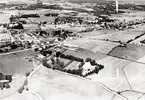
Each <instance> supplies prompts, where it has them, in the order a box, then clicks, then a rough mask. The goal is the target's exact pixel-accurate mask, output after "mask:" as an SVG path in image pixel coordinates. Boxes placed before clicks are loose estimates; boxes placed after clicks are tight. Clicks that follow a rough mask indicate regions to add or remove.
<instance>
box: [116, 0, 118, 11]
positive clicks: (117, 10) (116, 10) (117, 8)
mask: <svg viewBox="0 0 145 100" xmlns="http://www.w3.org/2000/svg"><path fill="white" fill-rule="evenodd" d="M116 12H117V13H118V0H116Z"/></svg>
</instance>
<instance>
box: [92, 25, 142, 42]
mask: <svg viewBox="0 0 145 100" xmlns="http://www.w3.org/2000/svg"><path fill="white" fill-rule="evenodd" d="M144 28H145V25H144V26H141V27H140V28H136V29H130V30H125V31H119V32H114V33H112V34H105V35H101V36H96V37H92V38H95V39H108V40H110V41H122V42H127V41H128V40H131V39H135V37H137V36H139V35H141V34H142V33H144V31H145V29H144Z"/></svg>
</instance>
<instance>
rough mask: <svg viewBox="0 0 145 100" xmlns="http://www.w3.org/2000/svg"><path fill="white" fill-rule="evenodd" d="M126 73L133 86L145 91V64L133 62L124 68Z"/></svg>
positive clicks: (137, 89)
mask: <svg viewBox="0 0 145 100" xmlns="http://www.w3.org/2000/svg"><path fill="white" fill-rule="evenodd" d="M123 70H124V72H125V75H126V77H127V79H128V81H129V84H130V85H131V88H132V89H133V90H136V91H140V92H141V91H142V92H145V91H144V88H143V87H145V79H144V74H145V65H144V64H139V63H131V64H129V65H128V66H126V67H125V68H124V69H123Z"/></svg>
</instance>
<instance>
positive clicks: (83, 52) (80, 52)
mask: <svg viewBox="0 0 145 100" xmlns="http://www.w3.org/2000/svg"><path fill="white" fill-rule="evenodd" d="M64 54H66V55H73V56H75V57H79V58H83V59H84V60H85V59H86V58H91V59H94V60H100V59H103V58H104V57H107V55H104V54H101V53H100V52H96V53H93V52H91V51H89V50H85V49H78V50H75V51H74V50H67V51H65V52H64Z"/></svg>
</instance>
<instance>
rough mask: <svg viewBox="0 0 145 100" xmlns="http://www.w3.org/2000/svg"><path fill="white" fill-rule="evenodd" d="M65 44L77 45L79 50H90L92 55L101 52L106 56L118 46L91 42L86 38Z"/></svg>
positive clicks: (98, 41) (91, 40)
mask: <svg viewBox="0 0 145 100" xmlns="http://www.w3.org/2000/svg"><path fill="white" fill-rule="evenodd" d="M66 43H67V44H71V45H77V46H78V47H80V48H83V49H87V50H90V51H92V52H94V53H96V52H101V53H104V54H108V53H109V52H110V51H111V50H112V49H113V48H114V47H116V46H118V45H120V44H119V43H113V42H108V41H101V40H93V39H87V38H83V39H77V40H71V41H67V42H66Z"/></svg>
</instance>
